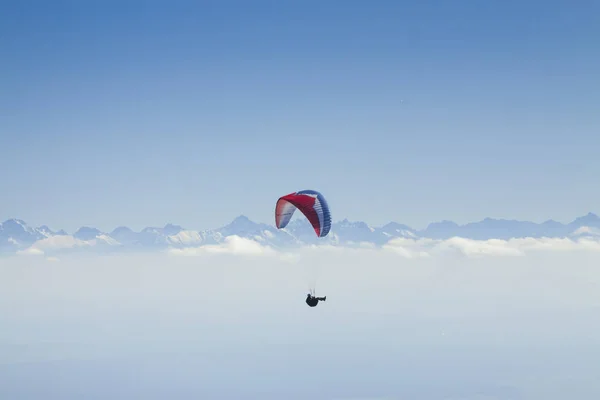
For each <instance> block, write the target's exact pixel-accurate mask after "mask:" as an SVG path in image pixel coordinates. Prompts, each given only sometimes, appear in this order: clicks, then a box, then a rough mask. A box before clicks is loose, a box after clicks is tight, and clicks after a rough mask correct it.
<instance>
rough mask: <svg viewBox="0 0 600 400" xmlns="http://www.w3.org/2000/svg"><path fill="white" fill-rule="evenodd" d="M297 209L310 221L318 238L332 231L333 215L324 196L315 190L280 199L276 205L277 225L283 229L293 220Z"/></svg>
mask: <svg viewBox="0 0 600 400" xmlns="http://www.w3.org/2000/svg"><path fill="white" fill-rule="evenodd" d="M296 209H298V210H300V212H302V214H304V216H305V217H306V218H307V219H308V221H309V222H310V224H311V225H312V227H313V228H314V230H315V233H316V234H317V236H318V237H324V236H327V234H328V233H329V230H330V229H331V213H330V212H329V205H328V204H327V201H326V200H325V197H323V195H322V194H321V193H319V192H317V191H315V190H301V191H299V192H294V193H290V194H287V195H285V196H282V197H280V198H279V199H278V200H277V204H276V205H275V225H276V226H277V229H282V228H285V227H286V226H287V224H288V223H289V222H290V220H291V219H292V216H293V215H294V212H295V211H296Z"/></svg>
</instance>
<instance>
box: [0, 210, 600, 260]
mask: <svg viewBox="0 0 600 400" xmlns="http://www.w3.org/2000/svg"><path fill="white" fill-rule="evenodd" d="M232 235H236V236H239V237H242V238H245V239H249V240H254V241H258V242H260V243H261V244H265V245H269V246H273V247H285V246H297V245H301V244H331V245H341V246H355V245H359V246H360V245H362V244H364V243H367V244H370V245H377V246H379V245H383V244H385V243H387V242H389V241H390V240H392V239H395V238H409V239H417V238H432V239H447V238H451V237H463V238H469V239H474V240H488V239H510V238H523V237H561V238H575V239H577V240H579V239H584V240H585V239H588V238H594V239H596V238H600V218H599V217H598V216H597V215H596V214H593V213H588V214H587V215H584V216H582V217H579V218H576V219H575V220H573V221H572V222H570V223H567V224H563V223H560V222H556V221H553V220H547V221H545V222H543V223H539V224H538V223H534V222H530V221H518V220H509V219H494V218H485V219H483V220H481V221H478V222H471V223H467V224H464V225H459V224H457V223H455V222H452V221H448V220H443V221H441V222H435V223H432V224H430V225H429V226H427V228H425V229H424V230H415V229H413V228H411V227H409V226H407V225H403V224H400V223H397V222H389V223H387V224H385V225H383V226H381V227H376V228H373V227H371V226H369V225H368V224H367V223H365V222H362V221H351V220H349V219H348V218H344V219H343V220H341V221H339V222H336V223H334V224H333V225H332V230H331V232H330V234H329V235H328V236H327V237H325V238H320V237H317V235H316V234H315V231H314V229H313V227H312V226H311V224H310V223H309V222H308V220H307V219H306V218H304V217H303V216H302V215H297V216H296V217H295V218H294V219H292V221H291V222H290V224H289V225H288V226H287V227H286V228H285V229H277V228H276V227H275V226H273V225H269V224H264V223H258V222H254V221H252V220H250V218H248V217H247V216H245V215H240V216H238V217H236V218H235V219H233V220H232V221H231V222H230V223H229V224H227V225H225V226H223V227H221V228H217V229H209V230H204V231H197V230H189V229H184V228H183V227H182V226H180V225H175V224H171V223H169V224H166V225H165V226H164V227H163V228H157V227H147V228H144V229H143V230H142V231H140V232H135V231H133V230H131V229H130V228H128V227H126V226H119V227H117V228H115V229H114V230H113V231H112V232H111V233H110V234H107V233H103V232H101V231H100V230H99V229H97V228H94V227H89V226H83V227H81V228H79V229H78V230H77V231H76V232H75V233H74V234H72V235H69V234H67V233H66V232H64V231H62V230H61V231H59V232H53V231H52V230H51V229H50V228H48V226H46V225H42V226H40V227H39V228H32V227H30V226H28V225H27V224H26V223H25V221H23V220H20V219H16V218H13V219H9V220H6V221H4V222H3V223H2V224H0V250H1V251H3V252H7V251H8V252H14V251H18V250H23V249H27V248H29V247H34V248H35V249H39V248H48V246H50V247H51V246H55V245H58V244H59V243H60V244H61V246H63V247H65V246H66V247H69V248H70V247H73V245H76V246H78V247H80V248H85V249H90V248H96V249H100V248H102V249H104V250H106V249H109V248H110V249H127V248H130V249H166V248H169V247H179V248H181V247H190V246H203V245H206V244H219V243H222V242H223V241H224V240H226V239H227V237H228V236H232ZM58 236H64V237H58ZM36 246H37V247H36ZM61 248H62V247H61ZM45 251H46V250H45ZM110 251H113V250H110Z"/></svg>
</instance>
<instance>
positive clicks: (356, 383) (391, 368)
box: [0, 246, 600, 399]
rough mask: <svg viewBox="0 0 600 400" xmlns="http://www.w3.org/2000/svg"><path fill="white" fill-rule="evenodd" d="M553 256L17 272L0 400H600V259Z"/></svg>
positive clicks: (304, 256) (38, 259)
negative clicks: (313, 286) (317, 298)
mask: <svg viewBox="0 0 600 400" xmlns="http://www.w3.org/2000/svg"><path fill="white" fill-rule="evenodd" d="M242 248H243V246H238V247H236V249H238V250H240V249H242ZM554 248H556V247H553V248H550V249H541V250H539V251H536V252H533V253H527V254H520V255H518V256H514V254H512V253H508V254H507V253H497V252H488V253H487V255H485V254H484V255H483V256H478V257H466V256H465V255H464V254H459V253H443V254H442V253H438V254H434V255H431V256H428V257H417V258H408V257H405V256H403V255H401V254H400V253H399V252H397V251H384V250H381V249H378V250H374V249H340V248H337V249H336V248H323V249H315V248H312V249H303V250H299V253H297V254H281V253H277V252H261V251H249V252H248V251H246V252H244V251H238V252H237V253H235V254H232V253H227V252H224V251H214V252H187V253H171V254H168V253H166V254H158V255H157V254H152V255H116V256H103V257H100V256H94V255H71V256H63V257H61V258H60V260H58V259H50V260H48V259H46V258H44V257H42V256H15V257H11V258H3V259H0V326H2V329H1V330H0V355H1V356H0V361H1V363H0V397H1V398H7V399H9V398H11V399H16V398H19V399H33V398H61V399H75V398H86V399H96V398H97V399H100V398H114V399H117V398H144V399H159V398H207V399H245V398H261V399H281V398H285V399H300V398H307V397H309V398H311V399H359V398H363V399H364V398H386V399H390V398H394V399H399V398H410V399H446V398H461V399H483V398H485V399H541V398H543V399H567V398H573V399H575V398H578V399H584V398H586V399H589V398H599V397H600V383H599V382H600V373H599V371H598V359H599V357H600V338H599V337H598V334H597V332H598V331H599V328H600V319H599V318H598V316H599V312H600V294H599V293H600V274H599V273H598V269H597V268H598V267H597V266H598V264H599V261H600V253H598V252H594V251H587V250H584V251H580V250H578V251H572V250H568V249H567V250H563V251H553V250H552V249H554ZM315 277H318V281H317V282H318V283H317V293H318V294H321V295H327V302H325V303H322V304H320V305H319V306H318V307H316V308H314V309H311V308H309V307H307V306H306V304H304V297H305V294H306V292H307V289H308V285H309V284H310V282H311V280H312V279H314V278H315Z"/></svg>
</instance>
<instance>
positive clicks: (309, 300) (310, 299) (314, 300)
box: [306, 293, 327, 307]
mask: <svg viewBox="0 0 600 400" xmlns="http://www.w3.org/2000/svg"><path fill="white" fill-rule="evenodd" d="M325 300H327V296H325V297H315V296H313V295H312V294H310V293H309V294H307V295H306V304H308V306H309V307H316V306H317V304H319V301H325Z"/></svg>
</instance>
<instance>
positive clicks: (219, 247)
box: [169, 235, 275, 256]
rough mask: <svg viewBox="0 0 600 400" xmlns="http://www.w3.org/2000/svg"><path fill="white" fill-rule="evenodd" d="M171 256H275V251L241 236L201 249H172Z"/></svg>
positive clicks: (201, 247) (227, 238)
mask: <svg viewBox="0 0 600 400" xmlns="http://www.w3.org/2000/svg"><path fill="white" fill-rule="evenodd" d="M169 253H170V254H173V255H183V256H197V255H203V254H232V255H251V256H261V255H273V254H275V250H273V249H272V248H271V247H268V246H264V245H262V244H260V243H258V242H257V241H255V240H250V239H246V238H242V237H239V236H235V235H234V236H228V237H226V238H225V240H224V241H223V243H220V244H214V245H205V246H199V247H188V248H184V249H170V250H169Z"/></svg>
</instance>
